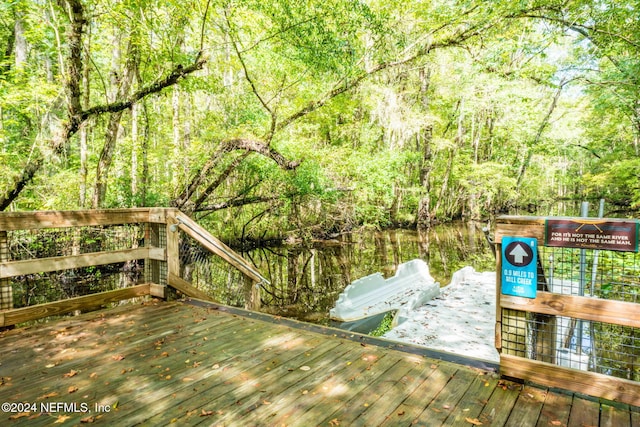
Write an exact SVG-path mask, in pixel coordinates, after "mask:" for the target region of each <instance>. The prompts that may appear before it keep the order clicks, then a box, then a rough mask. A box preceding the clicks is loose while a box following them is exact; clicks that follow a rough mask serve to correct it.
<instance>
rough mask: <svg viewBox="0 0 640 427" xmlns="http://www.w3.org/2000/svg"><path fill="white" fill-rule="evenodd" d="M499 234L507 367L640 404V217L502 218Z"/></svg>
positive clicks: (501, 335) (501, 336) (499, 335)
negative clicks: (639, 230) (639, 247)
mask: <svg viewBox="0 0 640 427" xmlns="http://www.w3.org/2000/svg"><path fill="white" fill-rule="evenodd" d="M495 241H496V253H497V256H496V258H497V276H496V282H497V313H496V347H497V348H498V350H499V352H500V370H501V374H502V375H505V376H508V377H514V378H520V379H524V380H529V381H532V382H535V383H538V384H544V385H547V386H552V387H559V388H563V389H567V390H572V391H576V392H580V393H584V394H589V395H593V396H597V397H602V398H606V399H609V400H614V401H620V402H624V403H628V404H632V405H636V406H638V405H640V382H639V381H640V329H639V328H640V255H639V254H638V221H637V220H619V219H594V218H589V219H587V218H541V217H512V216H505V217H500V218H499V219H498V222H497V227H496V235H495ZM527 248H529V249H527ZM536 258H537V260H536ZM528 261H529V262H531V263H530V264H527V262H528Z"/></svg>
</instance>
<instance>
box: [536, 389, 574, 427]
mask: <svg viewBox="0 0 640 427" xmlns="http://www.w3.org/2000/svg"><path fill="white" fill-rule="evenodd" d="M571 401H572V397H571V396H570V395H568V394H566V393H559V392H557V391H548V392H547V397H546V398H545V399H544V405H543V406H542V411H541V412H540V417H539V418H538V424H537V427H548V426H566V425H567V423H568V422H569V413H570V412H571Z"/></svg>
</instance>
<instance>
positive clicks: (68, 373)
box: [63, 369, 78, 378]
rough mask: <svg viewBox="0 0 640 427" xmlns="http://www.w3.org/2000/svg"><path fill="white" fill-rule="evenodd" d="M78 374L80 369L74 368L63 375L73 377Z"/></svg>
mask: <svg viewBox="0 0 640 427" xmlns="http://www.w3.org/2000/svg"><path fill="white" fill-rule="evenodd" d="M76 375H78V371H74V370H73V369H72V370H70V371H69V372H67V373H66V374H64V375H63V377H64V378H71V377H75V376H76Z"/></svg>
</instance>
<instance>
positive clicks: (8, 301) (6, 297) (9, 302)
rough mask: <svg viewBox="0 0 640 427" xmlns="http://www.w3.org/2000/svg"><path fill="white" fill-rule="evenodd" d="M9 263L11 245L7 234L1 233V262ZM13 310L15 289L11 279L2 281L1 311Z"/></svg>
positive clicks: (0, 292)
mask: <svg viewBox="0 0 640 427" xmlns="http://www.w3.org/2000/svg"><path fill="white" fill-rule="evenodd" d="M5 261H9V245H8V243H7V232H6V231H5V230H2V231H0V262H5ZM12 308H13V288H12V287H11V282H10V281H9V279H0V310H9V309H12Z"/></svg>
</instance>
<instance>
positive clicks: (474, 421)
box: [465, 418, 482, 426]
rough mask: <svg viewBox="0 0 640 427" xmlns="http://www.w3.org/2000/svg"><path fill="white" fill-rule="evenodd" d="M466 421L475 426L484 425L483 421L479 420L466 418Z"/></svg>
mask: <svg viewBox="0 0 640 427" xmlns="http://www.w3.org/2000/svg"><path fill="white" fill-rule="evenodd" d="M465 421H466V422H468V423H470V424H473V425H474V426H481V425H482V421H480V420H479V419H477V418H465Z"/></svg>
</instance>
